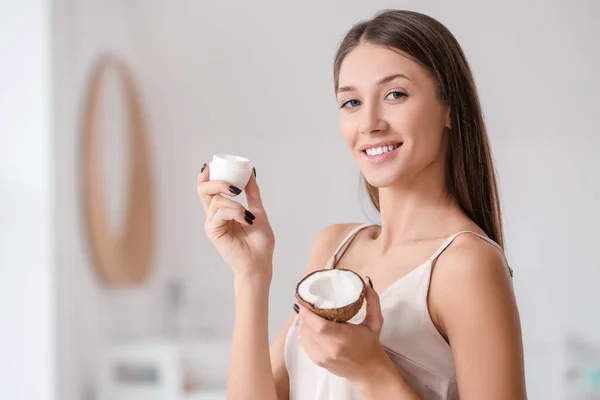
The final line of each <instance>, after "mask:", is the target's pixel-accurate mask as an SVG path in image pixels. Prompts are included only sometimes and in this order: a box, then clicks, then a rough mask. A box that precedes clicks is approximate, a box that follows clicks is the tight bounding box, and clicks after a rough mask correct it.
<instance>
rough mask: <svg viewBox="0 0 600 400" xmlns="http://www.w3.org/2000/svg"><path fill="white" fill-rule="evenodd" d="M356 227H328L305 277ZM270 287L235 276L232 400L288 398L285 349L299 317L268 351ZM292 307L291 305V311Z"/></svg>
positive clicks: (254, 278)
mask: <svg viewBox="0 0 600 400" xmlns="http://www.w3.org/2000/svg"><path fill="white" fill-rule="evenodd" d="M354 226H356V224H337V225H331V226H329V227H327V228H325V229H324V230H323V231H322V232H321V233H320V234H319V235H318V236H317V238H316V240H315V242H314V244H313V247H312V250H311V253H310V257H309V260H308V264H307V268H306V271H305V275H306V274H309V273H311V272H313V271H315V270H318V269H321V268H323V267H325V264H326V262H327V260H328V258H329V256H331V254H332V253H333V251H334V250H335V248H336V247H337V244H338V242H339V241H341V240H342V238H343V237H344V236H345V235H346V234H347V232H348V231H350V230H351V229H352V228H353V227H354ZM269 288H270V280H266V279H263V278H261V277H258V276H242V275H237V276H236V279H235V297H236V317H235V327H234V333H233V343H232V350H231V352H232V353H231V354H232V355H231V360H230V368H229V383H228V393H227V398H228V399H229V400H241V399H244V400H245V399H252V400H255V399H264V400H287V399H288V398H289V377H288V373H287V370H286V368H285V363H284V346H285V338H286V336H287V332H288V330H289V328H290V325H291V324H292V322H293V321H294V318H295V316H296V314H293V315H292V317H290V319H288V321H287V322H286V323H285V325H284V326H283V328H282V329H281V331H280V332H279V334H278V335H277V337H276V338H275V340H274V341H273V344H272V346H271V349H270V350H269V343H268V302H269ZM290 299H292V297H291V296H290ZM292 305H293V303H290V309H291V308H292Z"/></svg>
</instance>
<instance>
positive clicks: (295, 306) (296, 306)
mask: <svg viewBox="0 0 600 400" xmlns="http://www.w3.org/2000/svg"><path fill="white" fill-rule="evenodd" d="M294 311H296V314H298V313H299V312H300V307H298V304H294Z"/></svg>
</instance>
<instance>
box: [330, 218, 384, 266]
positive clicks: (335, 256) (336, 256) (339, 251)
mask: <svg viewBox="0 0 600 400" xmlns="http://www.w3.org/2000/svg"><path fill="white" fill-rule="evenodd" d="M372 225H375V224H373V223H370V222H367V223H364V224H361V225H358V226H357V227H355V228H353V229H352V230H351V231H350V232H348V234H347V235H346V237H345V238H344V240H342V242H341V243H340V244H339V246H338V247H337V249H335V251H334V252H333V254H332V255H331V257H330V258H329V261H327V265H326V266H325V269H330V268H333V267H335V265H336V264H337V262H338V261H339V259H340V257H341V256H342V255H343V254H344V252H345V251H346V249H347V248H348V246H349V245H350V243H351V242H352V240H353V239H354V237H355V236H356V235H357V234H358V232H360V231H361V230H363V229H364V228H367V227H369V226H372Z"/></svg>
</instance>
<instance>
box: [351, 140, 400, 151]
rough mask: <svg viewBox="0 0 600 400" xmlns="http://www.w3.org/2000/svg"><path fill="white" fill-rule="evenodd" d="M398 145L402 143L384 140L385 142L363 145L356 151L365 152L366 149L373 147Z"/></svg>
mask: <svg viewBox="0 0 600 400" xmlns="http://www.w3.org/2000/svg"><path fill="white" fill-rule="evenodd" d="M398 144H399V145H402V142H400V141H398V140H386V141H385V142H377V143H365V144H363V145H362V146H360V147H359V148H358V149H359V150H360V151H365V150H367V149H372V148H373V147H385V146H396V145H398Z"/></svg>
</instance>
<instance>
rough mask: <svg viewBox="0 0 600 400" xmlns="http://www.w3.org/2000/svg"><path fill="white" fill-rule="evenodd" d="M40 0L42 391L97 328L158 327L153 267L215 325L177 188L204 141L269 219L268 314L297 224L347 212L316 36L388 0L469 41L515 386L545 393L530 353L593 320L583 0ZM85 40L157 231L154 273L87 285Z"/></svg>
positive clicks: (328, 37) (199, 250) (223, 301)
mask: <svg viewBox="0 0 600 400" xmlns="http://www.w3.org/2000/svg"><path fill="white" fill-rule="evenodd" d="M59 4H62V6H60V7H63V9H64V10H65V16H67V14H68V18H67V21H65V22H66V23H65V25H64V28H63V30H62V35H63V36H61V38H62V39H64V40H63V41H61V43H62V44H60V45H59V50H60V49H62V50H60V51H61V53H60V58H59V60H57V63H58V64H57V65H58V66H59V67H60V71H59V72H57V74H58V77H57V78H56V79H57V82H59V83H60V85H59V86H60V87H61V88H63V90H62V91H61V93H60V94H59V95H58V96H59V98H58V101H59V104H58V107H59V110H60V111H59V112H58V114H57V115H58V118H59V120H58V121H57V125H56V126H57V135H58V138H59V141H58V143H59V146H58V149H57V153H56V154H57V164H56V168H57V174H58V194H57V196H58V197H57V209H56V210H57V213H58V218H59V219H60V220H61V225H60V226H59V227H58V230H57V237H58V244H57V246H58V249H59V260H58V261H59V263H58V264H59V267H60V275H59V285H60V288H61V290H60V292H61V298H60V301H61V310H60V322H61V327H60V328H61V333H60V345H61V347H60V348H61V349H62V351H61V354H64V359H63V362H64V363H65V364H64V365H66V366H68V368H65V369H64V370H61V389H62V393H66V394H65V395H64V396H61V399H75V398H77V397H75V396H80V395H81V393H83V392H85V390H86V389H85V386H86V381H87V380H89V376H90V374H91V365H92V364H91V363H92V361H93V359H94V357H95V356H96V355H97V353H98V351H99V346H101V345H102V344H104V343H106V342H108V341H113V340H121V339H125V338H138V337H143V336H147V335H152V336H154V335H159V334H160V333H161V321H162V319H161V318H162V317H161V310H162V303H161V300H162V298H163V294H164V285H165V283H166V282H167V281H168V280H169V279H172V278H174V279H181V280H184V281H185V282H184V283H185V289H186V296H187V297H186V310H185V312H186V318H185V319H186V326H185V333H186V334H187V335H198V336H202V337H206V338H209V337H213V336H214V337H225V338H227V337H229V335H230V333H231V328H232V322H233V298H232V292H231V276H230V274H229V272H228V270H227V267H226V266H225V265H223V263H222V262H221V260H220V258H219V257H218V255H217V254H216V252H215V251H214V250H213V249H212V248H211V247H210V246H209V244H208V242H207V241H206V239H205V238H204V235H203V230H202V223H203V217H202V209H201V207H200V205H199V203H198V201H197V199H196V194H195V180H196V174H197V173H198V171H199V169H200V167H201V165H202V163H203V162H205V161H207V160H208V159H209V157H210V155H211V154H212V153H214V152H217V151H227V152H232V153H238V154H242V155H246V156H248V157H250V158H252V159H253V160H255V162H256V165H257V172H258V181H259V183H260V185H261V187H262V193H263V196H264V198H265V204H266V207H267V209H268V211H269V214H270V218H271V220H272V222H273V226H274V229H275V232H276V235H277V248H276V255H275V257H276V259H275V278H274V282H273V288H272V298H273V300H274V301H272V303H271V329H270V330H271V333H272V334H274V333H275V332H276V331H277V330H278V329H279V326H280V325H281V323H282V322H283V320H284V319H285V318H286V317H287V316H288V315H289V314H290V312H291V304H292V302H293V287H294V285H295V283H296V281H297V279H298V278H299V277H300V274H301V271H302V270H303V268H304V263H305V262H306V259H307V255H308V251H309V248H310V246H311V243H312V241H313V239H314V237H315V235H316V234H317V232H318V231H319V230H320V229H322V228H323V227H324V226H325V225H327V224H330V223H333V222H337V221H357V220H363V219H364V216H363V211H362V209H361V204H360V202H359V201H358V194H359V191H358V171H357V169H356V167H355V165H354V163H353V160H352V159H351V157H350V155H349V154H348V153H347V151H346V149H345V148H344V144H343V143H342V141H341V138H340V136H339V130H338V125H337V109H336V108H335V99H334V95H333V89H332V65H331V64H332V60H333V55H334V52H335V50H336V46H337V44H338V43H339V41H340V40H341V38H342V36H343V34H344V33H345V31H346V30H347V29H348V28H349V27H350V26H351V25H352V24H353V23H354V22H356V21H358V20H360V19H364V18H368V17H370V16H372V14H373V13H374V12H375V11H377V10H379V9H382V8H387V7H399V6H401V7H405V8H409V9H415V10H418V11H423V12H426V13H429V14H431V15H432V16H434V17H436V18H438V19H440V20H441V21H442V22H443V23H445V24H446V25H447V26H448V27H449V28H450V29H451V30H452V31H453V32H454V33H455V35H456V36H457V37H458V39H459V41H460V42H461V44H462V45H463V48H464V50H465V52H466V54H467V56H468V57H469V59H470V62H471V65H472V67H473V70H474V72H475V75H476V80H477V83H478V86H479V90H480V94H481V99H482V103H483V108H484V112H485V115H486V119H487V122H488V127H489V132H490V135H491V137H492V145H493V150H494V153H495V157H496V162H497V167H498V169H499V174H500V181H501V190H502V200H503V204H504V210H505V220H506V236H507V253H508V257H509V259H510V260H511V262H512V266H513V268H514V269H515V286H516V290H517V296H518V301H519V306H520V310H521V316H522V322H523V331H524V336H525V342H526V356H527V367H528V379H529V382H530V389H529V390H530V398H532V399H538V398H539V399H541V398H544V399H552V398H558V397H556V396H558V395H557V393H559V391H558V387H559V385H560V381H558V380H557V378H558V376H557V375H556V370H555V366H553V365H550V364H548V363H546V362H545V361H544V360H546V359H544V358H542V356H543V353H544V352H547V351H550V350H552V349H554V350H556V343H557V341H559V340H560V339H561V337H562V335H563V334H564V333H565V332H567V331H574V332H579V333H581V334H583V335H586V336H588V337H596V338H597V337H600V319H599V317H598V316H597V315H598V314H597V306H596V305H597V304H598V301H600V298H599V297H598V296H599V295H598V292H597V290H595V289H596V287H595V286H596V285H595V282H598V281H599V280H600V269H598V268H597V262H596V261H595V256H596V255H595V245H596V243H598V241H599V240H600V234H599V233H598V230H597V229H595V228H596V222H597V221H598V219H599V217H600V212H599V211H598V209H597V208H595V207H594V204H595V198H597V196H598V194H599V193H600V180H599V179H598V173H597V171H598V170H599V167H600V165H599V164H600V161H599V159H597V158H595V157H593V152H594V150H595V149H597V148H598V146H599V145H600V139H598V136H597V135H596V134H595V133H596V127H597V126H598V123H600V121H599V119H598V114H597V110H598V109H600V96H598V95H599V94H600V83H599V81H598V80H597V79H596V76H595V74H594V72H595V71H598V70H599V68H600V53H599V51H598V50H597V43H596V39H597V38H598V37H600V28H598V25H597V24H596V23H595V19H594V18H595V16H598V15H600V6H599V5H598V3H597V2H593V1H583V0H582V1H578V2H571V1H570V2H567V1H555V2H552V3H549V2H544V3H541V2H539V3H537V2H516V1H513V2H502V3H500V4H498V5H493V4H491V2H485V3H483V2H477V1H466V0H465V1H454V2H443V1H430V2H422V1H404V2H401V3H399V2H397V1H370V2H363V1H344V2H342V1H330V2H321V1H319V2H317V1H312V2H306V1H305V2H280V1H275V0H271V1H269V0H263V1H260V2H252V3H248V4H246V2H239V4H235V5H233V4H232V3H231V2H211V3H207V2H196V1H191V0H188V1H180V2H177V3H173V4H168V5H167V4H166V3H164V2H161V1H156V0H155V1H147V0H146V1H141V0H138V1H134V0H131V1H129V2H120V1H117V0H112V1H103V2H97V1H92V0H87V1H86V0H64V1H63V2H62V3H61V2H59ZM65 18H66V17H65ZM104 48H108V49H116V50H119V51H121V52H123V53H124V54H125V56H126V59H127V60H128V61H129V62H130V63H131V65H132V66H133V68H134V70H135V71H136V73H137V78H138V80H139V82H140V83H141V85H142V87H141V89H142V94H143V97H144V100H145V102H146V105H147V107H148V118H149V122H150V130H151V138H152V143H153V156H154V159H155V173H156V179H157V184H158V190H157V196H158V205H159V209H158V218H159V245H158V249H157V255H156V274H155V276H154V278H153V279H152V281H151V282H150V284H149V285H148V286H147V287H143V288H139V289H130V290H117V291H115V290H108V289H105V288H103V287H102V286H101V285H99V284H98V282H97V280H96V277H95V275H94V273H93V271H92V270H91V269H90V264H89V259H88V258H87V256H86V250H85V246H84V242H83V239H82V236H81V230H80V229H81V220H80V214H79V213H78V203H77V201H78V197H77V196H78V192H77V190H78V182H77V175H76V171H77V168H78V166H77V158H76V150H77V135H78V133H77V117H78V114H77V112H78V107H79V103H78V101H80V100H81V94H82V84H83V82H84V79H85V74H86V72H87V68H88V67H89V65H90V62H91V60H92V57H93V56H94V54H96V53H97V52H98V51H100V50H101V49H104ZM331 182H334V183H333V184H332V183H331ZM115 190H118V188H116V189H115ZM363 204H364V206H365V209H367V208H368V206H367V202H366V201H363Z"/></svg>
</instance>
